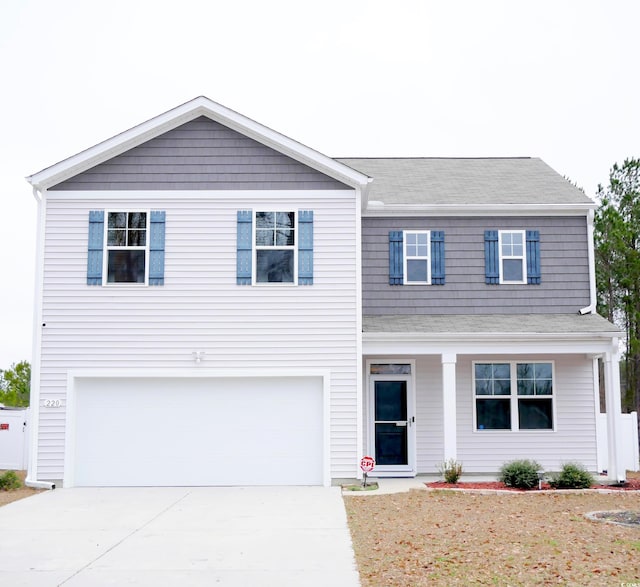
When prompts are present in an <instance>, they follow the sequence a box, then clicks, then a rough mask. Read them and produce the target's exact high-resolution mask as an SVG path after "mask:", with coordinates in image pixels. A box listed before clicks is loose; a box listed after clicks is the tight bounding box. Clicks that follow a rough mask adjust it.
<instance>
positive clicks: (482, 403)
mask: <svg viewBox="0 0 640 587" xmlns="http://www.w3.org/2000/svg"><path fill="white" fill-rule="evenodd" d="M473 379H474V395H475V419H476V430H553V364H552V363H549V362H526V363H524V362H508V363H475V364H474V372H473Z"/></svg>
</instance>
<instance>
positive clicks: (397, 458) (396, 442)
mask: <svg viewBox="0 0 640 587" xmlns="http://www.w3.org/2000/svg"><path fill="white" fill-rule="evenodd" d="M375 434H376V464H377V465H406V464H408V462H409V461H408V454H409V453H408V450H407V429H406V428H398V427H397V426H396V425H395V424H376V426H375Z"/></svg>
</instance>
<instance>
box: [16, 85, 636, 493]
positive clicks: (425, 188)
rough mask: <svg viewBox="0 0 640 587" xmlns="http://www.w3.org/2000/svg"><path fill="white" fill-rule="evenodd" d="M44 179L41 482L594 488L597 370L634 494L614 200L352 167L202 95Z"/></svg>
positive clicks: (37, 453) (357, 163)
mask: <svg viewBox="0 0 640 587" xmlns="http://www.w3.org/2000/svg"><path fill="white" fill-rule="evenodd" d="M28 181H29V183H30V184H31V185H32V186H33V190H34V195H35V196H36V199H37V200H38V205H39V228H38V245H37V250H38V263H37V280H36V281H37V286H36V288H37V291H36V321H35V332H34V357H33V380H32V410H33V414H32V419H33V424H34V425H33V437H32V452H31V459H30V467H29V476H28V478H29V480H30V481H31V482H32V483H37V482H54V481H55V482H60V481H62V482H63V483H64V485H65V486H82V485H94V486H95V485H98V486H100V485H105V486H106V485H235V484H264V485H272V484H304V485H312V484H324V485H328V484H330V483H331V482H332V480H333V481H335V480H337V479H343V478H353V477H356V476H358V474H359V467H358V463H359V459H360V457H361V456H362V455H364V454H370V455H372V456H374V458H375V459H376V461H377V466H376V469H375V474H377V475H393V476H401V475H417V474H421V473H435V471H436V466H437V465H438V463H441V462H442V461H443V460H445V459H450V458H455V459H457V460H459V461H462V462H463V464H464V468H465V471H467V472H469V473H473V472H483V473H494V472H496V471H497V470H498V469H499V468H500V466H501V465H502V464H503V463H504V462H506V461H507V460H511V459H514V458H533V459H536V460H538V461H539V462H540V463H541V464H542V465H543V466H544V467H545V469H547V470H554V469H557V468H559V466H560V465H561V463H562V462H565V461H579V462H581V463H583V464H584V465H586V466H587V467H588V468H589V469H590V470H592V471H596V470H597V469H598V462H597V451H596V431H597V430H596V428H597V419H596V415H597V413H598V411H599V402H598V363H597V361H598V358H603V359H604V365H605V375H606V376H605V387H606V398H607V402H608V406H609V407H610V409H609V410H608V414H609V416H608V418H609V420H608V423H609V430H610V442H609V463H610V465H609V473H610V476H612V477H613V478H615V479H619V478H624V471H622V470H621V469H622V467H619V466H617V463H618V461H617V454H618V452H619V450H618V449H619V443H620V439H619V438H618V434H617V418H618V414H619V412H620V392H619V376H618V351H617V345H618V336H619V332H618V331H617V329H616V328H615V327H614V326H613V325H612V324H610V323H609V322H607V321H606V320H604V319H603V318H601V317H599V316H597V315H596V314H595V307H594V300H595V278H594V270H593V245H592V219H593V209H594V204H593V203H592V202H591V200H589V198H587V197H586V196H585V195H584V194H583V193H582V192H580V191H579V190H577V189H575V188H574V187H573V186H571V185H570V184H569V183H568V182H567V181H565V180H564V179H563V178H562V177H560V176H559V175H558V174H557V173H556V172H555V171H553V170H552V169H550V168H549V167H548V166H546V165H545V164H544V163H543V162H542V161H540V160H538V159H332V158H329V157H327V156H325V155H322V154H320V153H318V152H316V151H314V150H312V149H310V148H308V147H306V146H304V145H301V144H300V143H297V142H296V141H294V140H291V139H289V138H287V137H285V136H283V135H281V134H279V133H277V132H275V131H273V130H271V129H269V128H266V127H264V126H263V125H261V124H259V123H257V122H255V121H253V120H250V119H248V118H246V117H244V116H242V115H240V114H238V113H237V112H234V111H232V110H229V109H228V108H225V107H223V106H221V105H219V104H217V103H215V102H212V101H211V100H209V99H207V98H204V97H199V98H196V99H194V100H192V101H190V102H187V103H186V104H183V105H181V106H178V107H177V108H175V109H173V110H171V111H169V112H166V113H165V114H162V115H160V116H157V117H156V118H153V119H151V120H149V121H147V122H144V123H142V124H140V125H138V126H136V127H134V128H132V129H130V130H128V131H125V132H123V133H122V134H119V135H117V136H115V137H113V138H111V139H108V140H106V141H104V142H102V143H100V144H98V145H96V146H94V147H91V148H90V149H87V150H85V151H82V152H81V153H79V154H77V155H75V156H73V157H70V158H69V159H66V160H64V161H61V162H60V163H57V164H55V165H53V166H51V167H48V168H47V169H44V170H43V171H40V172H38V173H36V174H34V175H32V176H30V177H29V178H28ZM617 451H618V452H617Z"/></svg>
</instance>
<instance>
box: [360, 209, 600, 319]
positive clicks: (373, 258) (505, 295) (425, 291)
mask: <svg viewBox="0 0 640 587" xmlns="http://www.w3.org/2000/svg"><path fill="white" fill-rule="evenodd" d="M508 229H512V230H517V229H523V230H539V231H540V258H541V272H542V280H541V284H540V285H487V284H485V261H484V231H485V230H508ZM390 230H443V231H444V233H445V259H446V261H445V269H446V283H445V285H431V286H419V285H389V231H390ZM587 238H588V237H587V224H586V218H585V217H573V216H571V217H552V216H548V217H546V216H545V217H522V218H512V217H496V218H486V217H483V218H477V217H473V218H363V220H362V242H363V246H362V287H363V292H362V303H363V313H364V314H365V315H385V314H387V315H388V314H491V313H498V314H531V313H546V314H549V313H559V314H560V313H568V314H572V313H575V312H577V311H578V310H579V309H580V308H583V307H585V306H587V305H588V304H589V260H588V247H587V243H588V240H587Z"/></svg>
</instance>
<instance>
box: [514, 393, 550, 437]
mask: <svg viewBox="0 0 640 587" xmlns="http://www.w3.org/2000/svg"><path fill="white" fill-rule="evenodd" d="M518 422H519V425H520V428H521V429H522V430H551V429H552V428H553V407H552V403H551V399H550V398H549V399H529V398H527V399H519V400H518Z"/></svg>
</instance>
